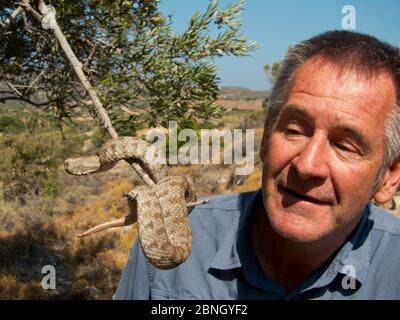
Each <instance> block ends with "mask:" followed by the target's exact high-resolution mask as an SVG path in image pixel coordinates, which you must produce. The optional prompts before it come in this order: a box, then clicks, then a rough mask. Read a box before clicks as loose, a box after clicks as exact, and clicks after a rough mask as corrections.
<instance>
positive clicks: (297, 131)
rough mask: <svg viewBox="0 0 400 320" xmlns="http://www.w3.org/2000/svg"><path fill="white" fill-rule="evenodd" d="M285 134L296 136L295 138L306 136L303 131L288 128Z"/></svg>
mask: <svg viewBox="0 0 400 320" xmlns="http://www.w3.org/2000/svg"><path fill="white" fill-rule="evenodd" d="M285 133H286V134H287V135H295V136H298V135H304V132H303V130H301V129H299V128H295V127H287V128H286V130H285Z"/></svg>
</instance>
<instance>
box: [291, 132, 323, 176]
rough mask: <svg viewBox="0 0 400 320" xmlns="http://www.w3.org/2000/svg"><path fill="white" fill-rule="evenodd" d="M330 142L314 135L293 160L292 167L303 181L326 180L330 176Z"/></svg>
mask: <svg viewBox="0 0 400 320" xmlns="http://www.w3.org/2000/svg"><path fill="white" fill-rule="evenodd" d="M328 144H329V142H328V141H327V140H326V138H325V137H323V136H322V135H319V136H318V135H314V136H312V137H311V139H310V140H308V141H307V143H306V144H305V145H304V146H303V148H302V149H301V150H300V151H299V153H298V155H296V157H295V158H293V160H292V166H293V167H294V168H295V169H296V171H297V174H298V175H299V177H300V178H301V179H303V180H307V179H311V178H320V179H326V178H327V177H328V175H329V167H328V157H329V149H328V148H327V145H328Z"/></svg>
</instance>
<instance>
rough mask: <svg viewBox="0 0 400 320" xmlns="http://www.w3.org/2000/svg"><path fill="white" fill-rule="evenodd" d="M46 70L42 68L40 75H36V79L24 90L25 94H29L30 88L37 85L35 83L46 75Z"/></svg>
mask: <svg viewBox="0 0 400 320" xmlns="http://www.w3.org/2000/svg"><path fill="white" fill-rule="evenodd" d="M44 71H45V70H42V71H41V72H40V73H39V75H38V76H37V77H36V79H35V80H33V81H32V83H31V84H30V85H29V87H28V88H27V89H26V90H25V91H24V94H27V93H28V92H29V90H31V89H32V87H33V86H34V85H35V83H36V82H38V81H39V79H40V78H41V77H42V76H43V75H44Z"/></svg>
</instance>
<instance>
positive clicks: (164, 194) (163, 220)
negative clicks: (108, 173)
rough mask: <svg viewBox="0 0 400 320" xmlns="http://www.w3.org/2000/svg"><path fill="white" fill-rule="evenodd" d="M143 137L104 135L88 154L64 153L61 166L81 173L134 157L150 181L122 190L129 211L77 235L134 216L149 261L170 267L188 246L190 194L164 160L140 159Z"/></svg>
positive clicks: (184, 254)
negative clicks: (104, 139) (66, 156)
mask: <svg viewBox="0 0 400 320" xmlns="http://www.w3.org/2000/svg"><path fill="white" fill-rule="evenodd" d="M149 146H150V145H149V143H147V142H146V141H144V140H142V139H139V138H133V137H118V138H116V139H112V140H109V141H107V142H106V143H105V144H104V145H103V146H102V147H101V148H100V149H99V151H98V153H97V155H95V156H91V157H83V158H74V159H67V160H66V161H65V163H64V168H65V171H66V172H67V173H69V174H72V175H87V174H91V173H95V172H101V171H105V170H108V169H110V168H112V167H113V166H114V165H115V164H116V163H117V162H118V161H120V160H126V161H127V162H129V163H132V162H136V163H138V164H139V165H140V166H141V167H142V168H143V170H144V171H145V172H146V173H147V174H148V175H149V177H150V178H151V179H152V181H153V182H154V184H155V185H154V187H149V186H147V185H141V186H139V187H137V188H136V189H135V190H133V191H131V192H128V193H125V194H124V195H125V196H126V197H127V199H128V205H129V209H130V213H129V214H128V215H127V216H126V217H124V218H122V219H119V220H116V221H109V222H106V223H103V224H100V225H98V226H95V227H93V228H91V229H89V230H87V231H86V232H84V233H83V234H81V235H80V236H81V237H84V236H87V235H90V234H93V233H95V232H98V231H101V230H104V229H108V228H113V227H120V226H126V225H130V224H133V223H135V222H136V221H137V225H138V234H139V241H140V244H141V246H142V249H143V252H144V254H145V256H146V257H147V259H148V260H149V262H150V263H151V264H152V265H154V266H155V267H156V268H159V269H170V268H174V267H176V266H178V265H179V264H181V263H182V262H183V261H185V260H186V259H187V257H188V256H189V255H190V252H191V246H192V233H191V228H190V223H189V219H188V214H189V213H190V211H191V210H192V209H193V207H194V205H196V204H198V203H204V202H205V201H203V202H196V200H197V198H196V194H195V191H194V189H193V187H192V186H191V184H190V183H189V182H188V180H187V179H186V178H185V177H183V176H180V175H173V176H167V175H166V173H165V172H166V171H165V166H160V165H158V166H157V165H154V164H153V163H152V162H151V161H147V160H146V157H145V155H146V152H147V150H148V148H149Z"/></svg>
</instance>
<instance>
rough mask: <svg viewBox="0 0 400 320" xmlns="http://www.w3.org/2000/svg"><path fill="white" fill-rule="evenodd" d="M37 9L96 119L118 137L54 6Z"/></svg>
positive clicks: (143, 174) (139, 171)
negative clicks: (59, 21) (84, 93)
mask: <svg viewBox="0 0 400 320" xmlns="http://www.w3.org/2000/svg"><path fill="white" fill-rule="evenodd" d="M39 11H40V12H41V14H42V15H43V18H42V20H41V22H42V26H43V27H44V28H49V29H51V30H52V31H53V33H54V35H55V37H56V38H57V40H58V42H59V43H60V46H61V48H62V49H63V50H64V52H65V54H66V56H67V58H68V60H69V62H70V63H71V65H72V68H73V69H74V71H75V73H76V74H77V76H78V77H79V79H80V81H81V83H82V85H83V86H84V88H85V89H86V91H87V92H88V94H89V96H90V98H91V100H92V101H93V103H94V110H95V112H96V115H97V116H98V119H99V120H100V121H101V124H102V127H103V128H104V129H105V130H107V132H108V133H109V134H110V136H111V137H112V138H113V139H116V138H118V134H117V132H116V131H115V129H114V127H113V126H112V123H111V120H110V118H109V116H108V114H107V111H106V110H105V109H104V108H103V105H102V103H101V101H100V99H99V98H98V96H97V93H96V91H95V90H94V89H93V87H92V86H91V84H90V83H89V81H88V79H87V77H86V75H85V74H84V72H83V70H82V66H83V65H82V63H81V62H80V61H79V60H78V58H77V57H76V55H75V54H74V52H73V50H72V48H71V46H70V45H69V43H68V41H67V39H66V38H65V36H64V34H63V33H62V31H61V29H60V27H59V25H58V24H57V21H56V18H55V9H54V7H48V6H47V5H46V4H45V2H44V1H43V0H39ZM131 166H132V167H133V169H134V170H135V171H136V173H137V174H138V175H139V176H140V177H141V178H142V180H143V181H144V182H145V183H146V184H147V185H148V186H149V187H151V188H153V187H154V186H155V183H154V181H153V180H152V179H151V178H150V177H149V175H148V174H147V173H146V172H145V171H144V170H143V169H142V167H141V166H140V165H139V164H138V163H134V162H133V163H131Z"/></svg>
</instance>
